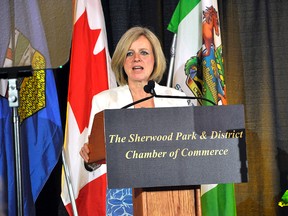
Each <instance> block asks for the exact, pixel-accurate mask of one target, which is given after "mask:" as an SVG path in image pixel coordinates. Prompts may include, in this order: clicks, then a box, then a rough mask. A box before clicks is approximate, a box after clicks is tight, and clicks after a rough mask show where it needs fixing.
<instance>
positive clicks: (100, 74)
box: [61, 0, 116, 216]
mask: <svg viewBox="0 0 288 216" xmlns="http://www.w3.org/2000/svg"><path fill="white" fill-rule="evenodd" d="M74 20H75V21H74V30H73V36H72V50H71V58H70V75H69V88H68V103H67V120H66V131H65V140H64V150H63V155H64V157H65V161H66V162H65V163H66V165H67V167H68V170H69V178H70V182H71V186H72V189H73V192H74V197H75V200H76V206H77V211H78V213H79V215H93V216H95V215H101V216H102V215H105V214H106V166H105V165H102V166H101V167H100V168H98V169H97V170H95V171H93V172H88V171H87V170H85V168H84V165H83V159H82V158H81V156H80V155H79V151H80V149H81V147H82V146H83V144H84V143H85V142H87V140H88V138H87V137H88V131H87V128H88V125H89V121H93V119H89V118H90V112H91V102H92V98H93V96H94V95H96V94H98V93H99V92H101V91H103V90H105V89H108V88H112V87H116V81H115V77H114V74H113V73H112V71H111V69H110V56H109V51H108V46H107V36H106V29H105V20H104V15H103V11H102V5H101V1H100V0H78V1H75V19H74ZM64 172H65V171H63V174H62V193H61V197H62V200H63V203H64V205H65V206H66V209H67V211H68V213H69V214H70V215H73V212H72V205H71V200H70V197H69V191H68V187H67V182H66V179H65V173H64Z"/></svg>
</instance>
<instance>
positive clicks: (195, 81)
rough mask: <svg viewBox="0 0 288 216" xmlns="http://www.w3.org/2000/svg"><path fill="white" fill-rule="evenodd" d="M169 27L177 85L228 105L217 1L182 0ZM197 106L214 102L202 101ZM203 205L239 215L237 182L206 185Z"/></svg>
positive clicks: (206, 211) (205, 212)
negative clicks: (235, 183) (173, 42)
mask: <svg viewBox="0 0 288 216" xmlns="http://www.w3.org/2000/svg"><path fill="white" fill-rule="evenodd" d="M168 30H169V31H171V32H173V33H175V34H177V42H176V51H175V63H174V74H173V82H172V83H173V87H175V88H176V89H179V90H181V91H184V92H185V93H186V94H187V95H191V96H196V97H203V98H207V99H209V100H211V101H213V102H215V104H218V105H226V104H227V100H226V86H225V80H224V68H223V58H222V46H221V34H220V25H219V15H218V5H217V1H216V0H202V1H201V0H180V2H179V3H178V5H177V7H176V9H175V11H174V13H173V16H172V18H171V21H170V23H169V25H168ZM194 105H212V104H211V103H210V102H209V101H204V100H203V101H201V100H199V101H197V104H194ZM201 206H202V214H203V215H204V216H206V215H207V216H210V215H213V216H215V215H221V216H223V215H227V216H231V215H236V204H235V195H234V184H214V185H202V186H201Z"/></svg>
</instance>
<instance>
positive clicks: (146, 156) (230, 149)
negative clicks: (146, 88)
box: [89, 106, 248, 216]
mask: <svg viewBox="0 0 288 216" xmlns="http://www.w3.org/2000/svg"><path fill="white" fill-rule="evenodd" d="M243 110H244V108H243V106H223V107H174V108H152V109H149V108H148V109H147V108H146V109H119V110H117V109H116V110H104V111H103V112H100V113H98V114H96V115H95V117H94V122H93V127H92V130H91V135H90V137H89V148H90V150H91V153H90V161H89V163H95V162H97V163H106V164H107V181H108V187H109V188H125V187H126V188H133V208H134V215H135V216H142V215H143V216H150V215H165V216H169V215H171V216H174V215H177V216H181V215H195V216H200V215H202V214H201V201H200V200H201V199H200V186H199V185H201V184H217V183H240V182H247V181H248V177H247V167H246V166H247V159H246V146H245V130H244V111H243Z"/></svg>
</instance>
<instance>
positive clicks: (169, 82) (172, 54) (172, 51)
mask: <svg viewBox="0 0 288 216" xmlns="http://www.w3.org/2000/svg"><path fill="white" fill-rule="evenodd" d="M176 40H177V34H174V36H173V40H172V45H171V49H170V64H169V71H168V78H167V85H166V86H167V87H171V86H172V77H173V69H174V62H175V50H176Z"/></svg>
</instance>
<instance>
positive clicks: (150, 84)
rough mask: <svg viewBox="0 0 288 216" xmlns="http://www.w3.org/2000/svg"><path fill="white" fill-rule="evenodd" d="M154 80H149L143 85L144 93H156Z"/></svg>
mask: <svg viewBox="0 0 288 216" xmlns="http://www.w3.org/2000/svg"><path fill="white" fill-rule="evenodd" d="M154 88H155V82H154V81H153V80H149V81H148V83H147V85H145V86H144V91H145V92H146V93H150V94H151V95H154V96H155V95H156V92H155V89H154Z"/></svg>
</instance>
